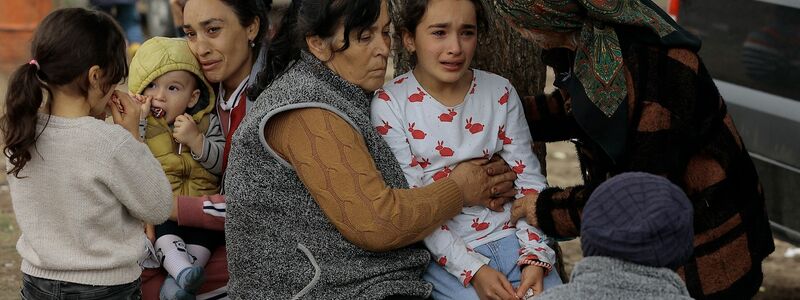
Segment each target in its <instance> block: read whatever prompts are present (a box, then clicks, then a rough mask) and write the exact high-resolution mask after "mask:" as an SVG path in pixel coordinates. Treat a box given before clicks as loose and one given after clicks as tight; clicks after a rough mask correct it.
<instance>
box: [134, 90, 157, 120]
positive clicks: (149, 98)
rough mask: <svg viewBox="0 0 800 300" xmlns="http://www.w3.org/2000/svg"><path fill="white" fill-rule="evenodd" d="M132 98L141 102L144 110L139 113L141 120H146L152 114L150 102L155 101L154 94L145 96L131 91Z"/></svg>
mask: <svg viewBox="0 0 800 300" xmlns="http://www.w3.org/2000/svg"><path fill="white" fill-rule="evenodd" d="M130 95H131V98H133V100H136V102H137V103H139V105H140V107H141V108H142V112H141V113H140V114H139V120H144V119H146V118H147V115H148V114H150V104H151V103H152V102H153V96H145V95H139V94H133V93H131V94H130Z"/></svg>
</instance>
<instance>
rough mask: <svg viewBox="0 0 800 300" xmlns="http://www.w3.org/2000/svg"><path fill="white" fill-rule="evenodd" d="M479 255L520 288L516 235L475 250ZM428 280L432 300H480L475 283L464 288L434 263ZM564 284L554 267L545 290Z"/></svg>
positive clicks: (547, 278)
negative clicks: (431, 285)
mask: <svg viewBox="0 0 800 300" xmlns="http://www.w3.org/2000/svg"><path fill="white" fill-rule="evenodd" d="M475 251H477V252H478V253H480V254H483V256H486V257H488V258H489V259H491V261H489V267H492V269H495V270H497V271H498V272H500V273H503V274H505V275H506V278H508V281H510V282H511V285H512V286H514V288H516V287H518V286H519V281H520V275H521V273H520V268H519V266H517V259H518V258H519V252H518V251H519V241H518V240H517V236H516V235H513V234H512V235H509V236H507V237H504V238H502V239H500V240H497V241H494V242H490V243H486V244H483V245H481V246H478V247H477V248H475ZM422 277H423V278H424V279H425V280H427V281H428V282H430V283H432V284H433V295H432V296H433V299H436V300H443V299H454V300H456V299H457V300H463V299H475V300H477V299H478V294H477V293H476V292H475V288H474V287H472V284H470V285H468V286H467V287H464V285H463V284H461V282H460V281H459V279H458V278H456V277H455V276H453V275H452V274H450V273H447V271H446V270H445V269H444V268H442V267H441V266H439V264H437V263H436V262H435V261H431V262H430V263H429V264H428V270H427V271H426V272H425V274H424V275H423V276H422ZM560 284H561V278H560V277H559V276H558V271H556V268H555V267H554V268H553V270H552V271H550V274H547V276H546V277H545V278H544V289H545V290H547V289H549V288H551V287H554V286H557V285H560Z"/></svg>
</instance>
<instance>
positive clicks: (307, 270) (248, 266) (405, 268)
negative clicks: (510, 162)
mask: <svg viewBox="0 0 800 300" xmlns="http://www.w3.org/2000/svg"><path fill="white" fill-rule="evenodd" d="M389 42H390V41H389V17H388V9H387V1H377V0H353V1H343V0H339V1H320V0H296V1H293V2H292V5H291V6H290V8H289V10H288V12H287V15H286V16H284V19H283V22H282V25H281V26H280V29H279V32H278V34H277V36H276V37H275V39H274V40H273V43H272V46H271V47H270V52H269V53H268V56H267V61H266V62H267V64H266V65H265V68H264V69H263V71H262V74H264V76H263V77H262V79H263V80H261V81H260V82H259V86H266V88H265V90H264V91H263V92H262V93H261V95H260V96H259V98H258V100H257V101H256V102H255V103H254V105H253V106H254V107H253V108H252V110H251V111H250V112H249V113H248V115H247V117H246V118H245V120H244V121H243V122H242V124H241V126H240V128H239V129H238V130H237V133H236V134H235V135H234V139H233V149H232V151H231V157H230V165H229V166H228V173H227V177H226V178H225V188H226V192H227V196H228V199H227V201H228V207H227V209H228V210H227V219H226V224H225V234H226V237H227V245H228V248H229V249H230V252H229V253H228V260H229V266H230V272H231V280H230V283H229V286H230V290H231V295H232V296H233V297H234V298H238V299H257V298H263V299H300V298H302V299H425V298H428V297H429V296H430V293H431V285H430V284H429V283H426V282H425V281H424V280H422V278H421V274H422V272H423V271H424V270H425V268H426V267H427V264H428V262H429V261H430V255H429V253H428V252H427V250H425V249H424V248H423V247H421V246H412V244H414V243H417V242H420V241H422V239H423V238H424V237H425V236H427V235H428V234H430V233H431V232H432V231H433V230H435V229H437V228H439V227H440V226H441V225H442V224H443V223H444V222H445V221H446V220H448V219H450V218H452V217H453V216H455V215H456V214H458V213H459V212H460V211H461V208H462V206H469V205H483V206H490V205H489V203H490V201H487V200H484V199H489V195H490V194H491V193H490V191H491V190H492V189H494V188H493V187H492V186H493V185H495V184H499V183H503V185H506V184H509V183H510V181H513V179H514V178H515V176H514V174H513V172H505V171H506V170H507V168H505V169H504V168H497V166H496V165H494V164H488V165H487V161H486V160H482V161H471V162H466V163H462V164H459V165H458V166H457V167H455V168H454V169H453V170H452V172H451V173H450V175H449V177H448V178H444V179H442V180H439V181H437V182H435V183H432V184H430V185H428V186H425V187H420V188H417V189H413V190H412V189H408V184H407V182H406V180H405V178H404V176H403V172H402V170H401V168H400V166H399V165H398V163H397V161H396V160H395V158H394V155H393V154H392V152H391V150H390V148H389V147H388V145H387V144H386V143H385V142H384V141H383V139H381V138H380V137H379V136H378V134H377V133H376V131H375V129H374V128H373V127H372V125H371V123H370V118H369V112H370V110H369V106H370V98H369V97H370V96H371V93H372V92H373V91H375V90H376V89H378V88H379V87H380V86H381V85H382V84H383V82H384V78H385V77H384V76H385V73H386V63H387V58H388V56H389ZM256 89H257V88H256ZM502 164H503V163H502V162H500V163H499V165H502ZM488 168H494V169H496V170H501V171H504V172H502V174H501V175H498V176H494V177H490V176H488V175H487V174H488V173H489V172H487V170H486V169H488ZM503 191H505V190H503ZM511 193H512V194H513V191H511Z"/></svg>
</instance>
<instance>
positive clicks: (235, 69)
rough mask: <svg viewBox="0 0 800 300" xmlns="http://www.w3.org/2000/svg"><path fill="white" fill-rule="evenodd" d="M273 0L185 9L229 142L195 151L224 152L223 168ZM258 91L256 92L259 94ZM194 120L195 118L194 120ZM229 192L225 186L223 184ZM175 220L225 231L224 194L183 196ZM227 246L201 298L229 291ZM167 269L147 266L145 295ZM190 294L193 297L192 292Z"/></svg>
mask: <svg viewBox="0 0 800 300" xmlns="http://www.w3.org/2000/svg"><path fill="white" fill-rule="evenodd" d="M271 6H272V1H271V0H248V1H234V0H189V1H187V2H186V4H185V7H184V10H183V25H182V29H183V30H184V32H185V33H186V39H187V41H188V43H189V48H190V49H191V51H192V53H193V54H194V56H195V57H196V58H197V60H198V61H199V62H200V66H201V68H202V71H203V75H205V77H206V79H207V80H208V81H209V82H211V83H212V84H216V85H217V87H216V88H217V99H216V103H218V104H217V106H216V109H215V110H216V113H217V115H218V117H219V119H220V123H221V126H220V127H221V128H220V129H221V131H222V133H223V135H224V136H225V140H226V143H225V145H224V146H221V147H204V148H203V149H202V152H201V153H193V155H197V156H198V157H200V159H201V160H204V159H206V158H207V157H209V156H212V157H213V156H220V155H218V154H219V153H220V152H221V153H222V155H221V157H222V161H219V162H218V163H220V164H221V165H222V170H223V172H224V170H225V167H226V165H227V157H228V152H229V151H230V141H231V136H232V135H233V132H234V131H236V128H237V127H238V126H239V123H240V122H241V121H242V119H243V118H244V116H245V114H247V112H248V111H249V110H250V109H251V108H252V107H253V103H254V102H253V100H254V99H255V98H250V97H248V91H249V90H252V88H251V86H252V85H253V83H254V82H255V81H256V80H255V79H256V72H257V71H258V70H260V69H261V65H262V63H261V62H262V61H263V59H264V57H265V53H266V48H267V45H269V37H268V32H267V28H268V26H269V20H268V19H267V13H268V12H269V11H270V9H271ZM256 94H257V93H256ZM190 123H191V122H190ZM187 125H189V126H186V127H187V128H183V130H187V131H189V132H188V133H186V134H187V135H189V134H200V131H199V130H197V126H195V125H194V124H187ZM223 193H224V187H223ZM170 220H172V221H176V222H178V224H179V225H180V226H187V227H201V228H205V229H211V230H218V231H222V230H224V222H225V197H224V196H222V195H213V196H204V197H190V196H179V197H177V199H176V200H175V202H174V203H173V210H172V216H171V217H170ZM226 255H227V252H226V249H225V247H223V246H221V247H218V248H216V249H212V253H211V257H210V258H209V261H208V263H207V264H206V267H205V277H206V278H205V283H204V284H203V286H202V287H201V288H200V290H199V291H198V296H200V295H202V296H205V297H215V299H222V298H224V297H226V295H227V282H228V267H227V261H226ZM164 275H165V274H164V273H157V272H155V271H154V269H147V270H146V271H145V273H144V274H143V284H142V291H143V297H144V298H145V299H156V298H157V297H158V294H159V290H161V289H162V283H163V282H164V278H165V277H164ZM167 288H170V289H173V291H169V292H167V291H165V293H164V294H165V295H174V294H175V292H174V289H175V288H177V286H174V285H173V286H168V285H164V286H163V289H167ZM187 296H191V295H187Z"/></svg>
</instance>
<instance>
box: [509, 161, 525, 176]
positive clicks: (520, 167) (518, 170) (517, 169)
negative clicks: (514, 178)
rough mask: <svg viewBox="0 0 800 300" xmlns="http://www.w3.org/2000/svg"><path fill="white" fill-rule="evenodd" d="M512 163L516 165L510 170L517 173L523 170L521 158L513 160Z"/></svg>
mask: <svg viewBox="0 0 800 300" xmlns="http://www.w3.org/2000/svg"><path fill="white" fill-rule="evenodd" d="M514 163H516V164H517V165H515V166H513V167H511V171H514V173H517V175H519V174H522V172H523V171H525V164H524V163H522V161H521V160H515V161H514Z"/></svg>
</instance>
